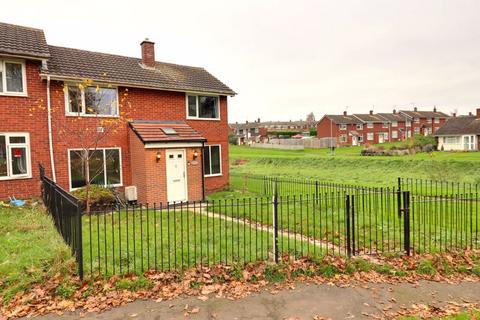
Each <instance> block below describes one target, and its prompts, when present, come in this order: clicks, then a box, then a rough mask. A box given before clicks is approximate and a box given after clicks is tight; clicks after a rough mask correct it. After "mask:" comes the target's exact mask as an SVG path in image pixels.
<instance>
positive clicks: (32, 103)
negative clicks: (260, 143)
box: [0, 62, 229, 199]
mask: <svg viewBox="0 0 480 320" xmlns="http://www.w3.org/2000/svg"><path fill="white" fill-rule="evenodd" d="M39 68H40V63H39V62H38V63H37V62H28V63H27V90H28V97H6V96H0V118H1V119H2V121H1V122H0V132H12V131H13V132H29V133H30V140H31V144H30V146H31V147H30V150H31V162H32V169H33V170H32V178H31V179H22V180H8V181H0V199H4V198H6V197H7V196H9V195H15V196H17V197H19V198H29V197H34V196H38V195H39V194H40V184H39V181H38V175H39V174H38V168H37V167H38V162H41V163H43V164H44V165H45V167H46V169H47V174H48V175H51V170H50V158H49V152H48V132H47V112H46V105H47V97H46V81H42V80H41V79H40V77H39ZM118 91H119V98H120V100H122V97H123V100H124V101H123V103H122V104H123V106H121V107H120V112H122V111H125V112H126V113H127V114H128V115H127V117H128V118H129V119H133V120H179V121H186V122H187V123H188V124H189V125H190V126H192V127H193V128H195V129H196V130H197V131H199V132H200V133H201V134H202V135H203V136H204V137H205V138H206V139H207V143H206V144H220V145H221V154H222V175H221V176H218V177H207V178H205V188H206V191H207V192H212V191H216V190H220V189H223V188H225V187H226V186H227V185H228V181H229V170H228V169H229V168H228V153H229V150H228V130H229V129H228V122H227V119H228V113H227V97H225V96H222V97H220V117H221V119H220V120H216V121H215V120H186V98H185V93H182V92H169V91H160V90H148V89H138V88H128V89H126V88H123V87H120V88H119V90H118ZM125 94H126V95H125ZM51 105H52V110H53V115H52V118H53V120H52V122H53V145H54V159H55V169H56V170H55V171H56V174H57V182H58V183H59V184H60V185H61V186H63V187H64V188H66V189H67V190H68V189H69V186H70V181H69V172H68V149H72V148H79V147H81V146H82V143H78V139H75V135H73V134H71V132H85V130H96V128H97V127H98V126H100V125H99V121H100V119H98V118H87V117H82V118H80V119H77V117H67V116H66V115H65V94H64V91H63V82H59V81H52V82H51ZM127 105H128V106H127ZM39 106H41V107H39ZM30 114H31V116H26V115H30ZM62 131H66V132H67V133H62ZM128 131H129V129H128V125H127V124H126V123H122V124H121V125H120V126H118V128H116V130H115V132H113V133H111V134H110V135H109V136H108V137H107V138H106V139H104V140H102V141H100V142H99V143H98V147H99V148H101V147H119V148H121V157H122V175H123V185H124V186H128V185H132V183H133V179H132V163H131V157H130V143H129V139H128ZM198 151H199V153H200V154H201V150H200V148H199V150H198ZM145 156H147V155H145ZM199 167H200V166H199ZM191 179H192V181H191V183H192V184H193V183H195V184H196V183H197V182H196V181H197V180H199V179H200V180H201V174H200V177H197V176H194V177H192V178H191ZM135 183H139V181H138V177H137V179H135ZM189 192H190V191H189ZM191 192H192V195H194V198H197V195H198V190H193V191H191Z"/></svg>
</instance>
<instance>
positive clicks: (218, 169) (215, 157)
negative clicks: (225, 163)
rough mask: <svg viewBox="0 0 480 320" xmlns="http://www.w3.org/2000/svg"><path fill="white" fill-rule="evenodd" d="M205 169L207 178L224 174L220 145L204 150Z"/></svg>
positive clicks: (206, 147)
mask: <svg viewBox="0 0 480 320" xmlns="http://www.w3.org/2000/svg"><path fill="white" fill-rule="evenodd" d="M203 168H204V174H205V176H206V177H208V176H219V175H221V174H222V157H221V152H220V145H210V146H205V147H204V148H203Z"/></svg>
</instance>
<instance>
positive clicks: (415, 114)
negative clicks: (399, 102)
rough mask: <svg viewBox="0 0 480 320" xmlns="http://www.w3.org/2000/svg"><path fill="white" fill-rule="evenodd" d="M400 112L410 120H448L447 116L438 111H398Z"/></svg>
mask: <svg viewBox="0 0 480 320" xmlns="http://www.w3.org/2000/svg"><path fill="white" fill-rule="evenodd" d="M400 112H401V113H403V114H406V115H407V116H409V117H410V118H450V116H449V115H447V114H445V113H443V112H439V111H418V110H417V111H415V110H413V111H410V110H400Z"/></svg>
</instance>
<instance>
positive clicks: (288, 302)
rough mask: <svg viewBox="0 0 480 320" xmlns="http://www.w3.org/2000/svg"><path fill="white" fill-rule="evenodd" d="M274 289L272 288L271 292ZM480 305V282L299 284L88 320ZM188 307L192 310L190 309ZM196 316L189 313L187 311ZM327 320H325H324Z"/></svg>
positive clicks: (349, 314)
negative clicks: (275, 290)
mask: <svg viewBox="0 0 480 320" xmlns="http://www.w3.org/2000/svg"><path fill="white" fill-rule="evenodd" d="M270 290H271V289H270ZM452 302H456V303H460V304H463V303H473V302H480V282H475V283H471V282H463V283H460V284H447V283H438V282H427V281H423V282H420V283H419V285H412V284H408V283H404V284H397V285H388V284H367V285H364V286H363V287H356V288H339V287H335V286H329V285H316V284H299V285H297V287H296V288H295V289H293V290H292V289H290V290H289V289H285V290H283V291H280V292H278V293H276V294H272V293H270V292H269V291H263V292H261V293H259V294H254V295H251V296H249V297H247V298H244V299H241V300H235V301H231V300H227V299H223V298H214V297H211V298H210V299H208V300H207V301H200V300H199V299H197V298H195V297H189V298H179V299H175V300H172V301H162V302H155V301H152V300H149V301H136V302H133V303H130V304H128V305H125V306H122V307H119V308H116V309H112V310H110V311H106V312H104V313H101V314H93V313H92V314H86V315H85V316H84V317H83V318H84V319H113V320H116V319H162V320H163V319H186V318H189V319H209V320H212V319H245V320H246V319H249V320H250V319H251V320H254V319H310V320H311V319H313V317H314V316H322V317H325V318H331V319H355V318H357V319H368V318H370V317H372V315H374V314H375V315H378V316H380V317H381V316H382V314H383V312H385V311H388V312H392V311H397V310H400V309H401V308H402V306H403V307H407V308H409V309H411V306H412V304H413V303H415V304H419V303H421V304H428V305H435V306H439V307H441V306H442V305H445V304H446V303H452ZM187 305H188V306H187ZM186 306H187V309H188V310H189V311H192V310H193V312H194V313H189V314H187V313H186V311H185V308H186ZM79 316H80V313H75V314H69V315H63V316H61V317H58V316H57V315H48V316H45V317H41V318H40V319H78V318H79ZM319 319H321V318H319Z"/></svg>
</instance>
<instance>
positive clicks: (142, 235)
mask: <svg viewBox="0 0 480 320" xmlns="http://www.w3.org/2000/svg"><path fill="white" fill-rule="evenodd" d="M208 212H209V214H208V216H207V214H206V211H205V213H200V210H199V208H195V209H194V208H192V207H190V208H189V209H187V208H183V209H182V208H176V209H175V210H173V209H171V210H168V211H167V210H162V211H161V210H155V211H154V210H152V209H150V210H146V209H145V210H135V211H133V210H129V211H128V213H127V212H126V211H125V210H122V211H117V212H114V213H107V214H102V215H92V216H84V217H83V220H82V221H83V228H82V230H83V243H84V247H83V259H84V266H85V273H86V274H87V275H88V274H89V273H91V274H93V275H95V274H101V275H110V274H124V273H130V272H136V273H141V272H143V271H146V270H148V269H156V270H173V269H183V268H187V267H191V266H194V265H196V264H204V265H212V264H218V263H227V264H232V265H234V264H243V263H246V262H254V261H259V260H268V259H273V234H272V232H273V230H272V229H270V230H268V229H262V228H261V227H260V226H259V225H258V224H255V223H254V224H253V225H249V224H246V223H243V222H244V221H245V220H243V219H242V218H243V216H241V217H240V216H239V217H240V219H239V220H238V221H237V220H232V219H230V218H228V219H222V218H220V217H219V216H218V215H215V216H214V215H213V214H218V212H219V211H218V210H217V209H212V208H209V210H208ZM279 242H280V243H279V252H282V253H286V252H289V253H291V254H298V255H301V253H302V252H304V253H306V252H312V253H313V252H318V254H320V252H319V249H316V250H314V248H313V244H309V243H307V242H303V241H302V240H301V239H300V238H299V237H298V238H288V237H283V236H280V237H279Z"/></svg>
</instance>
